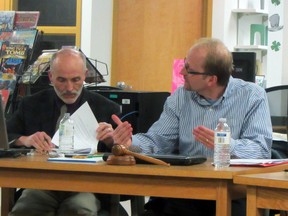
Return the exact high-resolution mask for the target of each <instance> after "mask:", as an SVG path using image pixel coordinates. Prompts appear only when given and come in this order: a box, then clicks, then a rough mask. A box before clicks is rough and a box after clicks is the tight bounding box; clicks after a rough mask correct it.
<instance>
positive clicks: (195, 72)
mask: <svg viewBox="0 0 288 216" xmlns="http://www.w3.org/2000/svg"><path fill="white" fill-rule="evenodd" d="M184 67H185V70H186V72H187V73H188V74H193V75H206V76H213V75H214V74H213V73H211V72H197V71H191V70H190V69H189V65H188V63H187V62H186V58H184Z"/></svg>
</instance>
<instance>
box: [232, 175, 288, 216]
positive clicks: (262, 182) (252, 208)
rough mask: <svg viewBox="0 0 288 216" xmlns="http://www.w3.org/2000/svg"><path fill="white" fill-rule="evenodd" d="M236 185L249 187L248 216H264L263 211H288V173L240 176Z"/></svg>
mask: <svg viewBox="0 0 288 216" xmlns="http://www.w3.org/2000/svg"><path fill="white" fill-rule="evenodd" d="M234 183H236V184H242V185H247V216H256V215H257V216H260V215H263V209H278V210H288V172H285V171H282V172H272V173H260V174H249V175H239V176H235V178H234Z"/></svg>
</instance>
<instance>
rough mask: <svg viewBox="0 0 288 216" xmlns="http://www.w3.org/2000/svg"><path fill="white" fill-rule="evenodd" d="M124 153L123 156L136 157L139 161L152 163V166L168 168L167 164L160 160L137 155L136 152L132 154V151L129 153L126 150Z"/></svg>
mask: <svg viewBox="0 0 288 216" xmlns="http://www.w3.org/2000/svg"><path fill="white" fill-rule="evenodd" d="M124 152H125V154H128V155H132V156H134V157H137V158H139V159H141V160H144V161H147V162H149V163H152V164H157V165H164V166H170V164H169V163H166V162H164V161H162V160H158V159H156V158H152V157H149V156H147V155H142V154H138V153H136V152H132V151H129V150H127V149H125V150H124Z"/></svg>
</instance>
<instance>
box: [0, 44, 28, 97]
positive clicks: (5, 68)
mask: <svg viewBox="0 0 288 216" xmlns="http://www.w3.org/2000/svg"><path fill="white" fill-rule="evenodd" d="M27 52H28V45H25V44H11V43H10V42H9V41H4V42H3V43H2V45H1V52H0V57H1V58H2V60H1V72H0V85H1V88H2V89H8V90H10V91H11V92H13V91H14V89H15V86H16V82H17V77H18V76H21V75H22V74H23V71H24V67H25V61H26V58H27Z"/></svg>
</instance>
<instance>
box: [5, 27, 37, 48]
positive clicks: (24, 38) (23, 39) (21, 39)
mask: <svg viewBox="0 0 288 216" xmlns="http://www.w3.org/2000/svg"><path fill="white" fill-rule="evenodd" d="M37 34H38V30H37V29H26V30H24V29H23V30H14V31H13V33H12V36H11V38H10V40H9V41H10V42H11V43H17V44H27V45H29V48H30V49H33V46H34V43H35V40H36V37H37Z"/></svg>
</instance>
